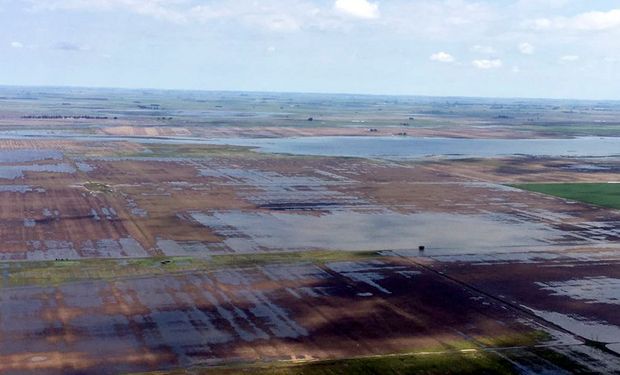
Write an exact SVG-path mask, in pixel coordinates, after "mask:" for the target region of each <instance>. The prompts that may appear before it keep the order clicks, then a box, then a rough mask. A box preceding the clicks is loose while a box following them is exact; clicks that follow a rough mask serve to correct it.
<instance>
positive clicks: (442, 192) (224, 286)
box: [0, 88, 620, 374]
mask: <svg viewBox="0 0 620 375" xmlns="http://www.w3.org/2000/svg"><path fill="white" fill-rule="evenodd" d="M619 115H620V105H619V104H618V103H615V102H574V101H545V100H541V101H529V100H493V99H465V98H451V99H449V100H447V99H441V98H439V99H438V98H414V97H372V96H347V95H343V96H334V95H311V94H286V95H285V94H262V93H230V92H229V93H215V92H210V93H202V92H174V91H172V92H161V91H127V90H95V89H53V88H0V241H1V246H0V372H2V373H9V374H12V373H15V374H25V373H75V374H78V373H86V372H87V373H101V374H116V373H149V372H153V373H169V372H173V373H179V374H182V373H215V374H220V373H221V374H233V373H257V374H261V373H265V374H267V373H276V374H278V373H280V374H292V373H295V374H298V373H303V374H336V373H338V374H339V373H352V374H353V373H355V374H358V373H369V374H372V373H394V374H405V373H412V372H420V371H421V372H423V373H436V374H444V373H480V372H484V373H515V374H523V373H525V374H529V373H532V374H534V373H559V374H562V373H611V374H613V373H620V358H619V355H620V354H619V351H620V349H619V348H620V320H619V319H618V314H617V313H616V312H617V307H618V304H619V303H620V302H619V301H620V294H619V290H620V273H619V272H618V270H619V269H620V255H619V254H620V211H618V210H617V208H618V205H617V202H616V201H617V199H616V198H617V197H618V192H617V189H616V187H617V186H620V185H618V184H612V183H610V182H615V181H618V180H620V178H619V176H620V157H618V156H617V155H616V154H615V153H609V154H608V155H607V154H605V155H592V154H591V152H592V149H593V148H592V143H591V142H595V143H596V141H597V140H599V139H600V138H587V139H586V140H587V143H588V146H587V147H585V148H583V149H568V150H566V149H565V148H564V147H565V145H564V143H562V142H559V143H558V144H556V145H553V147H554V149H553V150H554V154H553V155H547V154H545V153H544V152H542V151H540V150H539V151H535V150H533V151H528V150H525V149H524V150H520V149H519V150H518V151H519V152H516V153H509V154H505V153H497V151H495V150H496V149H498V147H497V143H493V142H491V143H488V142H487V140H489V139H494V140H499V141H500V142H504V141H508V140H509V141H510V143H509V144H512V145H513V146H514V145H515V144H519V143H518V142H522V141H523V140H522V139H523V138H527V139H528V140H529V141H531V140H534V141H536V142H538V141H541V140H542V141H544V140H550V139H556V140H558V139H560V138H561V139H563V140H566V139H571V137H574V136H577V137H580V136H586V137H593V136H598V137H601V136H604V137H611V138H603V139H600V141H601V142H605V145H606V147H610V149H614V144H615V143H614V142H617V139H616V138H614V137H616V136H620V122H618V118H619V117H618V116H619ZM310 118H312V121H310ZM341 136H354V137H353V138H347V141H346V142H345V141H344V138H338V137H341ZM291 137H297V138H291ZM308 137H310V138H308ZM326 137H329V138H326ZM334 137H335V138H334ZM356 137H357V138H356ZM419 137H442V138H432V139H431V141H433V142H441V143H442V144H443V143H445V142H448V143H445V144H448V145H450V143H449V142H451V141H454V140H457V139H458V140H463V139H467V140H471V141H473V142H477V141H481V140H482V141H484V142H482V143H481V144H485V145H487V146H484V147H488V145H489V144H491V145H492V147H493V148H492V149H489V148H487V149H485V150H484V151H485V152H484V153H483V152H480V154H476V153H475V152H473V154H469V153H442V152H426V151H425V152H419V150H414V149H412V150H411V154H410V155H408V154H407V147H413V146H406V145H411V144H410V143H406V142H411V141H415V142H418V141H419V142H420V143H419V147H429V146H428V145H429V143H424V142H425V141H424V138H419ZM299 139H305V140H306V141H307V142H309V144H310V146H312V147H313V148H314V149H316V148H318V149H319V150H321V148H324V149H325V152H322V153H313V154H308V153H304V152H303V150H304V149H301V148H295V147H293V149H292V151H294V152H288V153H280V152H275V151H269V150H266V149H264V148H260V147H258V148H257V147H254V146H243V145H239V143H243V142H240V140H245V141H248V140H249V141H251V142H259V143H260V142H262V144H265V143H266V144H268V145H269V144H271V145H272V146H273V145H277V144H279V143H278V142H293V143H288V144H289V146H287V147H289V148H290V147H291V146H290V144H293V145H295V143H294V142H298V141H299ZM362 139H363V140H364V141H363V142H366V143H356V142H362V141H361V140H362ZM438 139H439V140H438ZM519 139H521V141H519ZM577 139H580V138H577ZM373 140H376V142H377V143H375V141H373ZM386 140H387V142H388V144H392V145H395V147H398V148H399V153H400V154H399V155H398V156H397V157H394V155H390V154H389V153H385V154H382V155H375V154H373V155H370V154H366V155H358V157H351V156H344V155H343V154H344V153H345V148H347V147H349V148H350V147H351V146H352V145H353V146H355V145H356V144H357V145H359V144H369V145H371V146H372V147H373V148H376V149H379V150H380V151H381V150H382V147H383V148H385V146H384V145H385V143H381V142H386ZM340 141H342V142H341V143H339V142H340ZM529 141H528V142H529ZM368 142H369V143H368ZM428 142H430V141H428ZM468 142H469V141H468ZM235 144H237V145H235ZM472 144H473V145H474V147H473V149H474V151H475V150H476V147H478V146H477V144H476V143H465V146H467V147H471V145H472ZM501 144H504V143H500V147H499V149H501V148H502V147H501ZM570 144H571V146H570V147H573V146H572V144H573V143H570ZM575 144H576V145H579V143H575ZM334 145H335V146H334ZM610 145H611V146H610ZM345 146H346V147H345ZM594 146H596V145H594ZM274 147H275V146H274ZM601 148H602V147H601ZM594 149H597V147H594ZM403 150H404V151H403ZM388 151H389V150H388ZM431 151H433V150H431ZM481 151H482V150H481ZM528 152H529V153H528Z"/></svg>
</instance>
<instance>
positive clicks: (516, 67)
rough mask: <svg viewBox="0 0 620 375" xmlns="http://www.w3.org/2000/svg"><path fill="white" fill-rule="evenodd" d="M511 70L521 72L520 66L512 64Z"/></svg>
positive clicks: (516, 72)
mask: <svg viewBox="0 0 620 375" xmlns="http://www.w3.org/2000/svg"><path fill="white" fill-rule="evenodd" d="M511 70H512V72H513V73H515V74H518V73H521V68H519V66H518V65H515V66H513V67H512V69H511Z"/></svg>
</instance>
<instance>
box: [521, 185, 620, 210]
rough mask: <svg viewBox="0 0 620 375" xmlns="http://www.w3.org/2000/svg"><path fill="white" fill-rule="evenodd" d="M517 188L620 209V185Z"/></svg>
mask: <svg viewBox="0 0 620 375" xmlns="http://www.w3.org/2000/svg"><path fill="white" fill-rule="evenodd" d="M515 187H518V188H521V189H525V190H529V191H536V192H539V193H543V194H549V195H555V196H556V197H562V198H566V199H571V200H575V201H580V202H585V203H591V204H595V205H597V206H602V207H609V208H616V209H619V208H620V185H618V184H615V183H603V184H597V183H590V184H583V183H582V184H575V183H569V184H523V185H515Z"/></svg>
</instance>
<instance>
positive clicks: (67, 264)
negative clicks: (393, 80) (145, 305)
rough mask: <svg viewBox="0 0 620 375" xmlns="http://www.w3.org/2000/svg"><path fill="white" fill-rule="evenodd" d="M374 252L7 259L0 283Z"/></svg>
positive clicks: (353, 256)
mask: <svg viewBox="0 0 620 375" xmlns="http://www.w3.org/2000/svg"><path fill="white" fill-rule="evenodd" d="M376 256H379V254H378V253H376V252H347V251H307V252H293V253H264V254H238V255H237V254H227V255H214V256H212V257H208V258H190V257H154V258H138V259H135V258H134V259H82V260H57V261H38V262H35V261H28V262H8V263H4V264H0V266H2V267H3V268H4V269H5V270H7V272H6V275H7V277H4V278H0V287H14V286H27V285H40V286H50V285H60V284H63V283H67V282H74V281H84V280H111V279H117V278H124V277H136V276H154V275H168V274H171V273H172V274H173V273H177V272H178V273H183V272H196V271H210V270H215V269H220V268H229V267H235V268H242V267H252V266H256V265H263V264H273V263H294V262H310V263H316V264H322V263H325V262H336V261H344V260H355V259H368V258H371V257H376Z"/></svg>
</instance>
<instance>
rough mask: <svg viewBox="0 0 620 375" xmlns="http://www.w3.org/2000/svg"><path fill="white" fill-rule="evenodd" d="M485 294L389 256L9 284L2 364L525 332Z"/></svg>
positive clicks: (301, 353) (307, 354)
mask: <svg viewBox="0 0 620 375" xmlns="http://www.w3.org/2000/svg"><path fill="white" fill-rule="evenodd" d="M437 295H441V296H442V298H436V296H437ZM484 301H485V300H484V299H481V298H480V297H479V296H477V295H475V294H473V295H472V294H471V293H469V292H466V291H465V292H464V291H463V290H462V288H460V287H459V286H457V285H454V284H452V283H450V282H447V281H444V280H442V279H441V278H438V277H437V276H436V275H435V274H433V273H431V272H428V271H425V270H424V269H421V268H419V267H416V266H413V265H412V264H410V263H402V262H399V261H398V260H397V259H392V260H390V259H389V258H382V259H381V260H374V261H372V260H369V261H342V262H328V263H326V264H324V265H314V264H308V263H292V264H291V263H285V264H267V265H263V266H259V267H248V268H243V269H238V268H229V269H228V268H225V269H220V270H216V271H212V272H194V273H185V274H177V275H169V276H159V277H142V278H126V279H121V280H117V281H110V282H104V281H93V282H83V283H72V284H64V285H60V286H57V287H21V288H10V289H3V291H2V294H1V295H0V316H2V319H1V320H0V347H1V348H2V353H1V354H0V359H1V361H0V370H2V371H7V372H20V373H28V372H39V371H43V372H52V371H61V370H62V371H76V372H88V373H102V374H107V373H118V372H125V371H138V370H141V369H145V368H148V369H153V370H155V369H168V368H171V367H177V366H180V367H188V366H192V365H199V364H200V365H209V364H211V365H213V364H222V363H226V362H229V361H240V360H241V361H259V360H260V361H265V360H282V359H286V360H292V359H298V358H305V359H328V358H339V357H349V356H355V355H376V354H382V353H390V352H402V351H403V350H428V348H435V349H434V350H449V349H450V348H451V347H452V346H453V345H458V346H459V348H462V347H463V346H464V347H468V346H469V347H471V346H472V345H474V346H475V345H476V344H475V342H476V341H475V340H473V339H472V341H471V342H470V343H467V341H469V340H468V339H467V337H471V338H474V337H485V336H489V335H491V336H492V335H503V336H514V337H520V335H521V334H527V333H528V332H531V330H532V328H530V327H528V326H527V325H523V324H521V323H519V322H517V319H516V318H517V317H516V316H515V315H514V314H513V313H511V312H509V311H506V310H505V309H502V308H501V306H498V305H495V304H492V303H485V304H483V302H484ZM455 304H456V305H458V306H459V308H458V310H456V309H454V308H453V307H454V305H455ZM464 337H465V340H464Z"/></svg>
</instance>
